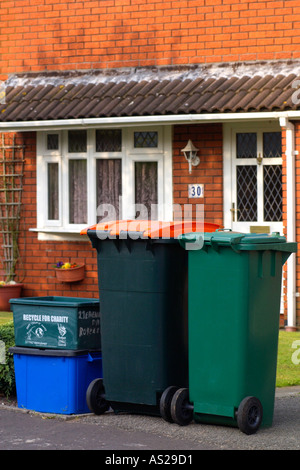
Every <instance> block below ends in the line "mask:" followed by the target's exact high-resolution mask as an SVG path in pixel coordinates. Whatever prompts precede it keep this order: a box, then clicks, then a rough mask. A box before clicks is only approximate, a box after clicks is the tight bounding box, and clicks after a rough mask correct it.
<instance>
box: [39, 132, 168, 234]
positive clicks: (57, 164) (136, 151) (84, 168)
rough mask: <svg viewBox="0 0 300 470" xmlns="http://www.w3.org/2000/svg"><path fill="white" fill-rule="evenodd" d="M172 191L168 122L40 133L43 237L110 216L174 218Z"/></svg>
mask: <svg viewBox="0 0 300 470" xmlns="http://www.w3.org/2000/svg"><path fill="white" fill-rule="evenodd" d="M172 193H173V191H172V147H171V129H170V127H169V126H165V127H152V126H151V127H141V128H122V129H121V128H105V129H104V128H103V129H70V130H63V131H55V130H53V131H48V132H38V133H37V227H36V228H35V229H33V230H35V231H38V232H39V238H40V239H53V238H54V239H74V236H75V235H79V233H80V231H81V229H82V228H85V227H87V226H89V225H93V224H95V223H96V222H99V221H101V220H108V219H109V218H110V219H114V218H116V219H134V218H136V217H139V218H145V216H147V215H148V217H149V218H152V219H159V220H172ZM75 238H76V237H75Z"/></svg>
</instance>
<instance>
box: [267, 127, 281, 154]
mask: <svg viewBox="0 0 300 470" xmlns="http://www.w3.org/2000/svg"><path fill="white" fill-rule="evenodd" d="M263 146H264V158H281V156H282V154H281V132H264V134H263Z"/></svg>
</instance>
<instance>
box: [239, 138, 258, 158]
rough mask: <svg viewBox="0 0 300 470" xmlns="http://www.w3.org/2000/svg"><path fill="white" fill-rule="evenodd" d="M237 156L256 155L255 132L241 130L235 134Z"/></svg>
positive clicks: (254, 156) (249, 156)
mask: <svg viewBox="0 0 300 470" xmlns="http://www.w3.org/2000/svg"><path fill="white" fill-rule="evenodd" d="M236 156H237V158H256V157H257V137H256V133H255V132H242V133H238V134H237V135H236Z"/></svg>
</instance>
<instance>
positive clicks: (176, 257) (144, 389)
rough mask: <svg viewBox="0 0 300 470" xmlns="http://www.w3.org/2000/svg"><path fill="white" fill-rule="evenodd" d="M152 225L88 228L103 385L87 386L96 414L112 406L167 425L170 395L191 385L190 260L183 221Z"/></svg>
mask: <svg viewBox="0 0 300 470" xmlns="http://www.w3.org/2000/svg"><path fill="white" fill-rule="evenodd" d="M150 222H151V221H143V222H142V221H138V222H137V221H116V222H113V223H110V224H108V225H105V224H98V225H97V226H94V227H92V228H90V229H88V230H87V234H88V236H89V238H90V240H91V242H92V246H93V247H94V248H95V249H96V250H97V260H98V282H99V299H100V320H101V345H102V361H103V382H102V381H101V380H98V381H94V382H95V383H94V384H91V386H90V388H89V390H88V393H87V401H88V403H89V404H90V406H91V409H92V411H94V412H95V413H99V414H101V413H102V412H104V411H106V410H107V406H106V403H109V404H110V406H111V407H112V408H113V409H114V410H115V411H131V412H142V413H150V414H154V415H156V414H158V415H159V414H162V416H163V417H164V418H165V419H168V420H170V419H171V417H170V400H171V397H172V396H173V394H174V392H175V391H176V390H177V389H178V388H180V387H186V386H187V383H188V362H187V348H188V345H187V319H186V315H187V291H186V288H187V254H186V252H185V251H184V250H182V248H181V246H180V244H179V242H178V239H177V236H176V233H177V231H176V230H177V229H178V227H179V225H180V227H181V223H180V224H176V223H161V224H160V225H159V227H160V230H156V229H153V223H152V226H151V224H150ZM158 224H159V223H158ZM154 227H156V228H157V227H158V225H155V224H154ZM216 228H217V226H216V225H213V224H206V229H207V230H215V229H216ZM189 230H191V225H190V227H189ZM179 233H181V232H179Z"/></svg>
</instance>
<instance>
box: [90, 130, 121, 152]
mask: <svg viewBox="0 0 300 470" xmlns="http://www.w3.org/2000/svg"><path fill="white" fill-rule="evenodd" d="M121 150H122V131H121V129H97V130H96V152H121Z"/></svg>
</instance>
